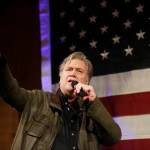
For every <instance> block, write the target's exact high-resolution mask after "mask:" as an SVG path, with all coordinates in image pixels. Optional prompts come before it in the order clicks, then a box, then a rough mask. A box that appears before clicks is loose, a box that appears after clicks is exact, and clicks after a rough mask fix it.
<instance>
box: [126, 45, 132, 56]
mask: <svg viewBox="0 0 150 150" xmlns="http://www.w3.org/2000/svg"><path fill="white" fill-rule="evenodd" d="M124 51H125V52H126V56H127V55H132V51H133V48H131V47H130V45H128V48H126V49H124Z"/></svg>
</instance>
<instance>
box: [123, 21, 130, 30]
mask: <svg viewBox="0 0 150 150" xmlns="http://www.w3.org/2000/svg"><path fill="white" fill-rule="evenodd" d="M131 24H132V21H129V20H127V21H126V22H125V23H124V25H125V29H127V28H131Z"/></svg>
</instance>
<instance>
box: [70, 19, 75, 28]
mask: <svg viewBox="0 0 150 150" xmlns="http://www.w3.org/2000/svg"><path fill="white" fill-rule="evenodd" d="M69 26H70V28H72V27H75V21H74V20H72V21H71V22H69Z"/></svg>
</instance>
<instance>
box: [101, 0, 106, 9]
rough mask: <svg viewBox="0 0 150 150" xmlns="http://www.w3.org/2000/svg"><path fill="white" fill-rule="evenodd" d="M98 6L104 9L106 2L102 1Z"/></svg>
mask: <svg viewBox="0 0 150 150" xmlns="http://www.w3.org/2000/svg"><path fill="white" fill-rule="evenodd" d="M100 5H101V6H102V8H106V5H107V2H106V1H105V0H103V1H102V2H101V3H100Z"/></svg>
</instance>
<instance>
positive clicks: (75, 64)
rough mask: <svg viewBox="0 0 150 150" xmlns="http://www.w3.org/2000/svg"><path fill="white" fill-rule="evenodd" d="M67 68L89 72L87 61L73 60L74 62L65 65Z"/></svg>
mask: <svg viewBox="0 0 150 150" xmlns="http://www.w3.org/2000/svg"><path fill="white" fill-rule="evenodd" d="M65 67H73V68H80V69H83V70H87V65H86V63H85V61H84V60H80V59H72V60H70V61H68V62H67V63H66V64H65Z"/></svg>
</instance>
